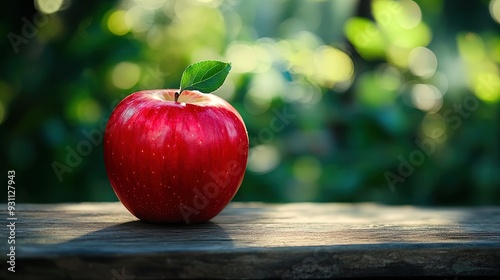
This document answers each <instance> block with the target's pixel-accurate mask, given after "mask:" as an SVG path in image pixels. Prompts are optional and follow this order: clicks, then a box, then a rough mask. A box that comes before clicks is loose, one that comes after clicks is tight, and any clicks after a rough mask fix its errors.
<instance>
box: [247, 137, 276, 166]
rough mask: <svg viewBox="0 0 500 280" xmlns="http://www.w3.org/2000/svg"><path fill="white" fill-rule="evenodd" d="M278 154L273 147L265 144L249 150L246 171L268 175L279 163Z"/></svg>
mask: <svg viewBox="0 0 500 280" xmlns="http://www.w3.org/2000/svg"><path fill="white" fill-rule="evenodd" d="M280 160H281V159H280V154H279V151H278V149H277V148H276V147H274V146H273V145H269V144H265V145H259V146H255V147H253V148H251V149H250V151H249V155H248V169H249V170H250V171H252V172H255V173H268V172H270V171H272V170H273V169H274V168H276V166H277V165H278V164H279V162H280Z"/></svg>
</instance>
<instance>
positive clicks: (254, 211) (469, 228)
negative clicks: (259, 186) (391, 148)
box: [0, 203, 500, 280]
mask: <svg viewBox="0 0 500 280" xmlns="http://www.w3.org/2000/svg"><path fill="white" fill-rule="evenodd" d="M4 206H5V205H4ZM4 206H3V207H2V208H3V209H6V207H4ZM17 210H18V211H17V215H18V221H17V222H16V273H11V272H8V271H7V267H6V266H5V263H6V260H7V257H6V253H7V242H6V241H7V239H6V238H3V239H4V240H2V241H1V248H2V250H1V252H2V257H1V261H2V263H3V264H4V267H3V269H2V271H1V272H0V277H1V278H2V279H115V280H121V279H130V280H132V279H176V278H216V279H221V278H231V279H234V278H243V279H303V278H358V277H374V276H375V277H389V276H392V277H409V276H414V277H415V276H440V277H450V279H453V277H458V278H459V279H460V277H465V276H469V277H472V276H483V277H486V276H491V277H493V276H500V207H480V208H417V207H410V206H383V205H376V204H309V203H293V204H276V205H273V204H259V203H232V204H230V206H229V207H227V208H226V209H225V210H224V211H223V212H222V213H221V214H219V215H218V216H217V217H216V218H214V219H213V220H212V221H211V222H209V223H205V224H198V225H175V226H172V225H170V226H168V225H153V224H146V223H142V222H140V221H138V220H137V219H136V218H135V217H133V216H132V215H131V214H129V212H128V211H127V210H126V209H124V208H123V206H122V205H121V204H120V203H82V204H50V205H33V204H24V205H21V206H19V207H18V209H17ZM5 214H6V213H5V212H4V217H5ZM4 223H5V224H7V222H6V221H5V222H4ZM7 235H8V229H7V228H6V227H5V226H2V236H5V237H7Z"/></svg>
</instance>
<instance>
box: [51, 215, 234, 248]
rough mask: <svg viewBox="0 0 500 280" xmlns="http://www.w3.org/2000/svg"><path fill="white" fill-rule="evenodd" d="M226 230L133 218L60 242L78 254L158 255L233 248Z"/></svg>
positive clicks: (201, 225) (211, 226)
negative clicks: (150, 221)
mask: <svg viewBox="0 0 500 280" xmlns="http://www.w3.org/2000/svg"><path fill="white" fill-rule="evenodd" d="M232 244H233V241H232V239H231V237H230V236H229V234H228V233H227V231H226V230H225V229H224V228H223V227H221V226H220V225H218V224H216V223H213V222H206V223H201V224H191V225H181V224H178V225H166V224H151V223H145V222H142V221H139V220H137V221H130V222H125V223H121V224H116V225H112V226H109V227H105V228H102V229H99V230H96V231H93V232H91V233H88V234H85V235H82V236H80V237H78V238H75V239H72V240H70V241H68V242H66V243H63V244H61V245H62V247H64V248H65V249H67V250H68V251H70V252H75V253H78V254H79V255H89V256H91V255H101V254H103V253H105V254H155V253H170V252H186V251H200V252H202V251H207V250H218V249H222V248H228V247H231V246H232Z"/></svg>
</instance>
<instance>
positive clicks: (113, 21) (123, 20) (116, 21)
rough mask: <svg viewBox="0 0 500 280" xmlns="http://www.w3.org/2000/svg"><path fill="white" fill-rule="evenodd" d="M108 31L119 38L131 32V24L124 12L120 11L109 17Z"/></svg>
mask: <svg viewBox="0 0 500 280" xmlns="http://www.w3.org/2000/svg"><path fill="white" fill-rule="evenodd" d="M108 29H109V31H110V32H111V33H113V34H115V35H118V36H122V35H125V34H127V33H128V32H129V31H130V23H129V22H128V20H127V17H126V15H125V12H124V11H122V10H118V11H115V12H113V13H112V14H111V15H110V16H109V18H108Z"/></svg>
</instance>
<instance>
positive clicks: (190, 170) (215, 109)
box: [104, 89, 248, 223]
mask: <svg viewBox="0 0 500 280" xmlns="http://www.w3.org/2000/svg"><path fill="white" fill-rule="evenodd" d="M175 92H176V90H165V89H163V90H145V91H139V92H136V93H133V94H131V95H129V96H127V97H126V98H125V99H123V100H122V101H121V102H120V103H119V104H118V105H117V106H116V108H115V109H114V110H113V113H112V114H111V116H110V118H109V120H108V123H107V126H106V133H105V135H104V164H105V166H106V172H107V174H108V178H109V181H110V183H111V186H112V187H113V190H114V192H115V193H116V195H117V197H118V198H119V199H120V201H121V202H122V203H123V205H124V206H125V207H126V208H127V209H128V210H129V211H130V212H131V213H132V214H133V215H134V216H136V217H137V218H139V219H140V220H142V221H145V222H151V223H201V222H206V221H208V220H210V219H212V218H213V217H215V216H216V215H217V214H218V213H219V212H220V211H222V209H224V207H226V206H227V204H228V203H229V202H230V201H231V199H232V198H233V197H234V195H235V194H236V192H237V191H238V189H239V187H240V185H241V182H242V181H243V176H244V174H245V169H246V164H247V159H248V133H247V130H246V127H245V124H244V122H243V119H242V118H241V116H240V114H239V113H238V112H237V111H236V109H234V108H233V107H232V106H231V105H230V104H229V103H227V102H226V101H225V100H223V99H222V98H220V97H218V96H216V95H213V94H202V93H200V92H198V91H183V92H182V94H181V95H180V97H179V99H178V101H177V102H175V101H174V95H175Z"/></svg>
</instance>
